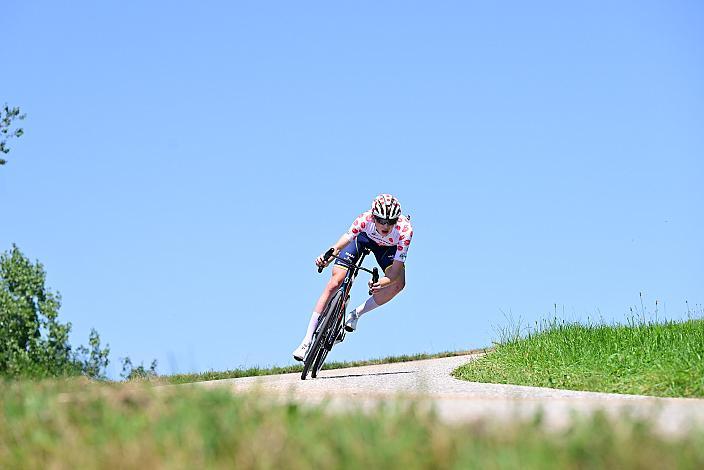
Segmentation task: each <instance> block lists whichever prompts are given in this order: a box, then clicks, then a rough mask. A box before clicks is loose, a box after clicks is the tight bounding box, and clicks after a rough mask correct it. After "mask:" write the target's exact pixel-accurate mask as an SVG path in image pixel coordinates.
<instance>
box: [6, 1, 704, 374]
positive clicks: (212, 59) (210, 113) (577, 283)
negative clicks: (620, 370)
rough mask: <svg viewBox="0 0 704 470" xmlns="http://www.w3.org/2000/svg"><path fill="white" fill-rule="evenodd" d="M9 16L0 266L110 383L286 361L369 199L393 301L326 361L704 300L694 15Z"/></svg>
mask: <svg viewBox="0 0 704 470" xmlns="http://www.w3.org/2000/svg"><path fill="white" fill-rule="evenodd" d="M0 10H1V15H0V26H1V27H2V31H3V37H4V40H3V53H2V73H0V102H7V103H9V104H11V105H18V106H21V107H22V109H23V110H24V111H25V112H26V113H27V116H28V117H27V119H26V120H25V121H24V123H23V126H24V128H25V131H26V134H25V135H24V136H23V137H22V138H21V139H18V140H12V141H11V142H10V144H11V146H12V148H13V150H12V152H11V153H10V154H9V155H8V156H7V159H8V161H9V163H8V164H7V165H6V166H5V167H2V168H0V204H1V207H2V218H1V220H0V251H5V250H7V249H9V248H10V246H11V244H12V243H16V244H17V245H18V246H19V247H20V248H21V249H22V250H23V251H24V253H25V254H26V255H27V256H29V257H30V258H32V259H39V260H40V261H41V262H42V263H44V265H45V267H46V270H47V272H48V284H49V285H50V286H51V288H53V289H54V290H58V291H60V292H61V294H62V296H63V307H62V310H61V318H63V320H64V321H70V322H71V323H72V324H73V333H72V342H73V344H75V345H77V344H79V343H85V342H87V338H88V332H89V330H90V328H91V327H95V328H96V329H97V330H98V331H99V332H100V334H101V337H102V339H103V342H108V343H110V346H111V349H112V351H113V353H112V359H113V364H112V365H111V372H110V373H111V375H112V376H116V375H117V373H118V372H119V367H118V366H117V358H118V357H124V356H126V355H129V356H131V357H132V359H133V360H135V361H137V362H139V361H142V360H143V361H145V362H148V361H150V360H151V359H152V358H156V359H158V361H159V370H160V371H161V372H163V373H170V372H186V371H193V370H198V371H202V370H207V369H211V368H212V369H225V368H233V367H238V366H243V365H262V366H264V365H270V364H287V363H290V362H292V359H291V356H290V353H291V351H292V350H293V348H294V347H295V346H297V344H298V342H299V340H300V339H301V337H302V335H303V333H304V331H305V327H306V324H307V321H308V317H309V314H310V311H311V309H312V307H313V304H314V302H315V299H316V298H317V296H318V295H319V293H320V290H321V289H322V287H323V284H324V283H325V280H326V279H327V276H328V275H329V274H328V273H327V272H326V273H325V275H318V274H317V271H316V270H315V269H314V267H313V259H314V258H315V256H317V255H318V254H319V253H320V252H321V251H323V250H324V249H326V248H327V247H328V246H330V245H331V244H332V243H333V242H334V241H335V240H337V238H338V237H339V236H340V234H341V233H342V232H343V231H344V230H345V229H346V228H347V227H348V225H349V224H350V222H351V221H352V220H353V219H354V217H355V216H356V215H358V214H359V213H360V212H361V211H363V210H365V209H366V208H367V207H368V205H369V203H370V201H371V199H372V197H373V196H374V195H376V194H377V193H380V192H391V193H394V194H396V195H397V196H398V197H399V199H400V200H401V203H402V204H403V207H404V209H405V210H404V212H406V213H410V214H411V215H412V218H413V222H414V228H415V234H414V239H413V244H412V245H411V249H410V251H409V256H408V263H407V281H408V284H407V288H406V290H405V291H404V292H403V293H402V294H401V295H400V296H399V297H398V298H396V299H395V300H393V301H392V302H391V303H390V304H388V305H386V306H384V307H383V308H382V309H379V310H376V311H374V312H373V313H370V314H369V315H368V316H366V317H365V318H363V319H362V321H361V322H360V324H359V330H358V332H356V333H354V335H352V336H349V337H348V339H349V340H348V341H346V342H345V343H344V344H342V345H341V347H339V348H337V349H336V350H335V352H334V354H333V356H331V357H334V359H355V358H368V357H377V356H381V355H388V354H401V353H415V352H423V351H426V352H436V351H441V350H447V349H456V348H468V347H480V346H484V345H487V344H490V342H491V340H492V339H495V338H496V334H495V328H496V327H497V326H498V327H500V326H503V325H506V319H505V318H504V314H506V315H508V314H509V312H510V313H511V315H512V316H513V317H514V318H518V317H520V318H522V319H523V321H524V323H527V324H530V323H532V322H533V321H535V320H536V319H540V318H545V317H547V316H549V315H551V314H552V311H553V305H554V304H557V305H558V313H559V314H560V316H563V313H562V312H563V310H564V317H566V318H567V319H586V318H587V317H591V318H594V317H599V316H602V317H603V318H604V319H606V320H607V321H612V320H616V321H622V320H624V319H625V318H626V316H627V315H628V309H629V307H630V306H632V305H635V304H637V303H638V302H639V292H643V293H644V295H645V299H646V304H647V305H648V306H649V307H650V308H651V310H652V309H653V305H654V303H655V300H656V299H657V300H659V301H660V302H661V303H662V304H663V305H664V309H663V307H661V309H660V316H661V317H663V316H666V317H668V318H682V317H683V316H684V315H685V314H686V305H685V301H688V302H689V304H690V306H694V305H695V304H700V305H701V303H702V302H704V289H703V286H704V244H703V243H702V239H703V235H702V234H703V233H704V217H703V215H704V214H703V211H702V207H704V184H703V180H704V4H702V2H697V1H691V2H687V1H667V2H663V1H657V2H652V1H632V2H612V1H603V2H596V1H595V2H581V3H580V4H578V5H577V4H573V3H572V2H559V1H555V2H522V1H513V2H511V1H509V2H470V1H463V2H407V1H403V2H400V1H394V2H352V3H350V2H345V3H343V2H332V3H331V2H305V3H300V2H94V1H83V2H79V1H76V2H70V5H69V4H66V3H62V2H53V1H45V2H21V1H19V0H10V2H4V3H3V6H2V7H1V8H0ZM0 104H1V103H0ZM370 262H371V260H370ZM365 282H366V279H365V281H363V282H359V283H358V285H357V286H356V287H357V288H356V289H355V290H354V293H353V299H352V304H353V306H356V305H357V304H359V303H360V302H361V301H363V300H364V299H365V292H364V288H363V284H365Z"/></svg>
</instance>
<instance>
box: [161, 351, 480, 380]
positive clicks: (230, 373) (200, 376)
mask: <svg viewBox="0 0 704 470" xmlns="http://www.w3.org/2000/svg"><path fill="white" fill-rule="evenodd" d="M484 351H486V350H485V349H474V350H470V351H446V352H441V353H435V354H426V353H419V354H409V355H403V356H389V357H384V358H378V359H368V360H363V361H343V362H326V363H325V366H324V367H323V368H324V369H327V370H330V369H343V368H346V367H357V366H369V365H374V364H390V363H393V362H409V361H418V360H421V359H433V358H438V357H452V356H463V355H465V354H471V353H475V352H484ZM301 371H303V366H302V365H300V364H296V365H290V366H282V367H279V366H272V367H250V368H247V369H232V370H225V371H207V372H200V373H195V374H175V375H160V376H158V377H156V378H154V379H151V380H152V381H156V382H158V383H164V384H182V383H191V382H204V381H206V380H220V379H235V378H239V377H252V376H257V375H273V374H289V373H292V372H301Z"/></svg>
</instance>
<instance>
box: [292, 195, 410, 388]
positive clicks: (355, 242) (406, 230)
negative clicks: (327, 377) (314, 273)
mask: <svg viewBox="0 0 704 470" xmlns="http://www.w3.org/2000/svg"><path fill="white" fill-rule="evenodd" d="M412 237H413V227H412V226H411V222H410V217H409V216H404V215H402V214H401V204H399V202H398V200H397V199H396V198H395V197H394V196H392V195H391V194H380V195H379V196H377V197H376V198H374V200H373V201H372V207H371V209H369V210H368V211H366V212H364V213H363V214H362V215H360V216H359V217H357V218H356V219H355V221H354V222H353V223H352V225H351V226H350V228H349V230H348V231H347V232H346V233H345V234H343V235H342V236H341V237H340V239H339V240H338V241H337V242H336V243H335V244H334V245H333V246H332V248H330V250H328V251H326V252H325V253H323V254H321V255H320V256H318V258H317V259H316V260H315V264H316V265H317V266H318V268H319V269H318V270H319V271H321V270H322V268H324V267H326V266H328V264H330V263H331V262H332V260H335V264H334V266H333V270H332V276H331V277H330V281H328V283H327V285H326V286H325V288H324V289H323V292H322V294H321V295H320V298H319V299H318V302H317V303H316V304H315V308H314V310H313V314H312V315H311V317H310V321H309V323H308V330H307V331H306V335H305V337H304V338H303V341H301V344H300V345H299V346H298V348H296V350H295V351H293V358H294V359H296V360H298V361H304V364H305V365H306V366H308V367H305V368H306V371H304V376H303V377H302V378H305V373H306V372H307V369H308V368H309V366H310V365H311V364H310V363H312V362H314V361H315V359H316V358H308V357H307V356H308V352H309V349H310V348H311V343H313V341H314V340H315V339H317V337H318V336H319V334H320V333H321V332H320V331H319V330H320V328H318V327H319V326H323V325H322V324H323V323H325V321H324V320H325V317H326V315H321V314H327V313H328V312H329V311H332V310H335V307H336V305H333V304H335V303H336V302H338V303H339V302H341V303H339V304H338V307H340V306H341V307H342V309H343V311H342V312H341V313H344V306H345V305H346V303H347V300H348V297H349V288H350V287H351V283H352V281H353V279H354V277H355V276H356V275H357V273H358V272H359V270H364V271H368V272H372V271H369V270H368V269H365V268H361V260H362V259H363V258H364V255H365V254H366V253H369V252H371V253H373V254H374V257H375V258H376V260H377V262H378V263H379V266H380V267H381V269H382V270H383V272H384V276H383V277H381V278H380V279H374V278H373V279H372V280H371V281H370V282H369V288H370V290H369V293H370V297H369V298H368V299H367V300H366V301H365V302H364V303H363V304H361V305H360V306H359V307H357V308H356V309H354V310H352V311H351V312H350V313H349V315H348V316H347V319H346V321H345V322H344V327H345V330H346V331H348V332H352V331H355V330H356V329H357V322H358V320H359V318H360V317H361V316H362V315H364V314H365V313H368V312H370V311H372V310H374V309H375V308H377V307H379V306H381V305H384V304H385V303H387V302H388V301H389V300H391V299H393V298H394V297H395V296H396V295H397V294H398V293H399V292H401V290H402V289H403V288H404V286H405V285H406V272H405V261H406V255H407V253H408V248H409V246H410V244H411V238H412ZM341 287H343V289H342V290H341ZM343 291H344V292H343ZM337 293H339V295H336V294H337ZM342 318H343V319H344V316H343V317H342ZM320 320H323V321H320ZM319 323H320V325H319ZM329 326H330V324H328V325H327V327H329ZM341 335H342V336H344V333H341ZM338 340H341V338H338ZM318 343H320V341H318ZM328 346H329V347H331V346H332V345H331V344H328ZM328 351H329V349H328ZM315 352H316V354H317V353H318V351H315ZM325 354H327V353H325ZM325 354H324V355H325ZM324 355H323V356H322V358H321V359H320V360H319V361H318V362H319V364H318V369H319V367H320V366H322V361H323V360H324V359H325V357H324ZM308 359H310V360H308ZM316 372H317V369H316V368H315V367H314V368H313V376H315V373H316Z"/></svg>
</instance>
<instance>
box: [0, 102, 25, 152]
mask: <svg viewBox="0 0 704 470" xmlns="http://www.w3.org/2000/svg"><path fill="white" fill-rule="evenodd" d="M26 116H27V115H26V114H20V108H18V107H14V108H10V107H9V106H8V105H7V103H5V106H4V107H3V108H2V111H0V152H2V153H5V154H6V153H8V152H9V151H10V148H9V147H8V146H7V141H8V139H11V138H12V137H22V134H24V130H23V129H22V128H21V127H19V128H16V129H14V130H13V129H11V127H12V122H13V121H21V120H23V119H24V118H25V117H26ZM5 163H7V161H6V160H4V159H2V158H0V165H4V164H5Z"/></svg>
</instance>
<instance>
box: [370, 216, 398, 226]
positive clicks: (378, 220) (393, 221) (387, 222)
mask: <svg viewBox="0 0 704 470" xmlns="http://www.w3.org/2000/svg"><path fill="white" fill-rule="evenodd" d="M374 221H375V222H376V223H377V224H381V225H396V222H398V219H382V218H381V217H377V216H374Z"/></svg>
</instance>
